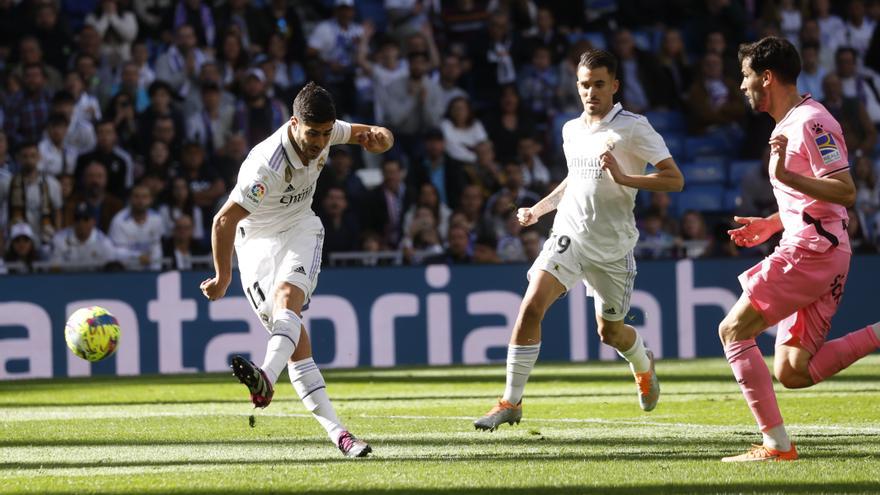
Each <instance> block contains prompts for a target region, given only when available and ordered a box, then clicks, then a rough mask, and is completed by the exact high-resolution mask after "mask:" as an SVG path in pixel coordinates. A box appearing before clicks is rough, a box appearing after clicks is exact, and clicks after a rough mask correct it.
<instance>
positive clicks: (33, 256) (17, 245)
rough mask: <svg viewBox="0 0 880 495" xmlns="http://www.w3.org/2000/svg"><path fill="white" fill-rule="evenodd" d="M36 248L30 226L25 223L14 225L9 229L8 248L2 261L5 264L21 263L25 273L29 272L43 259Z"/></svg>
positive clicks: (34, 237) (35, 241)
mask: <svg viewBox="0 0 880 495" xmlns="http://www.w3.org/2000/svg"><path fill="white" fill-rule="evenodd" d="M37 246H38V244H37V238H36V236H34V231H33V230H32V229H31V226H30V225H29V224H27V223H25V222H21V223H14V224H13V225H12V227H11V228H10V229H9V248H8V249H7V251H6V256H4V258H3V259H4V260H5V261H6V263H21V264H23V265H24V266H25V271H27V272H31V271H33V265H34V263H35V262H37V261H42V259H43V255H42V253H41V252H40V250H39V249H38V247H37Z"/></svg>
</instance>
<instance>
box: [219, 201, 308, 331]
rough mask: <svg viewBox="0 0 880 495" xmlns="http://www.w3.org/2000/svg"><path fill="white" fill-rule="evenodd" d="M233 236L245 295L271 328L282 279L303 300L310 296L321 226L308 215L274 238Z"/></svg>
mask: <svg viewBox="0 0 880 495" xmlns="http://www.w3.org/2000/svg"><path fill="white" fill-rule="evenodd" d="M241 232H242V229H238V231H237V232H236V236H235V239H236V241H235V252H236V255H237V256H238V271H239V273H241V285H242V287H243V288H244V294H245V297H246V298H247V300H248V301H249V302H250V303H251V307H252V308H253V310H254V312H256V313H257V316H259V317H260V321H262V322H263V325H264V326H265V327H266V329H267V330H269V331H270V332H271V331H272V311H273V309H274V305H275V289H276V288H277V287H278V286H279V285H280V284H281V283H283V282H287V283H289V284H291V285H293V286H295V287H298V288H299V289H300V290H302V291H303V294H305V302H306V303H308V302H309V299H310V298H311V297H312V292H314V290H315V287H316V286H317V285H318V274H319V273H321V252H322V248H323V246H324V226H323V225H321V219H320V218H318V217H317V216H315V217H311V218H307V219H305V220H303V221H302V222H300V223H298V224H296V225H294V226H293V227H292V228H290V229H289V230H286V231H284V232H281V233H279V234H277V235H275V236H274V237H254V238H248V237H247V232H245V233H244V237H243V238H242V233H241Z"/></svg>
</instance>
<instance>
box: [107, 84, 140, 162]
mask: <svg viewBox="0 0 880 495" xmlns="http://www.w3.org/2000/svg"><path fill="white" fill-rule="evenodd" d="M107 118H108V119H110V120H112V121H113V125H114V127H115V128H116V135H117V136H118V139H119V145H120V146H121V147H122V148H123V149H137V148H138V146H139V145H140V135H139V134H138V124H137V117H136V116H135V111H134V102H133V101H132V99H131V97H130V96H128V94H126V93H119V94H117V95H116V96H114V97H113V98H111V99H110V105H109V108H108V109H107Z"/></svg>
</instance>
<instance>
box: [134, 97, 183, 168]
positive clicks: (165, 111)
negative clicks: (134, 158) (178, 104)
mask: <svg viewBox="0 0 880 495" xmlns="http://www.w3.org/2000/svg"><path fill="white" fill-rule="evenodd" d="M148 91H149V95H150V106H149V107H147V109H146V110H144V111H143V112H141V113H140V114H139V115H138V116H137V121H138V122H137V126H138V131H139V132H140V143H141V149H142V150H144V149H146V148H147V146H149V143H150V142H151V141H152V139H155V137H151V134H153V133H154V131H155V128H156V124H157V122H158V121H159V120H161V119H162V118H169V119H171V123H170V126H171V127H172V128H173V131H172V134H174V139H171V140H169V143H168V144H169V145H171V149H172V151H174V150H176V149H177V145H179V143H178V142H177V140H178V138H179V136H177V133H178V129H179V130H180V131H179V132H183V130H184V121H183V115H181V113H180V112H179V111H177V109H176V108H174V106H173V100H174V98H175V93H174V90H173V89H171V86H170V85H169V84H168V83H166V82H165V81H161V80H159V81H154V82H153V84H150V88H149V90H148ZM166 125H167V124H166Z"/></svg>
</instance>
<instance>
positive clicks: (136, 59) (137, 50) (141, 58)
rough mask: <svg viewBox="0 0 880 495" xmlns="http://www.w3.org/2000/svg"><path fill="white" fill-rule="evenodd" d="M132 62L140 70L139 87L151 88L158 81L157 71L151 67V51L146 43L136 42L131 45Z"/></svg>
mask: <svg viewBox="0 0 880 495" xmlns="http://www.w3.org/2000/svg"><path fill="white" fill-rule="evenodd" d="M131 62H132V63H133V64H134V65H135V67H137V69H138V86H140V87H142V88H149V87H150V84H153V81H155V80H156V71H154V70H153V68H152V67H150V50H149V48H147V44H146V42H144V41H135V42H134V44H132V45H131Z"/></svg>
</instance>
